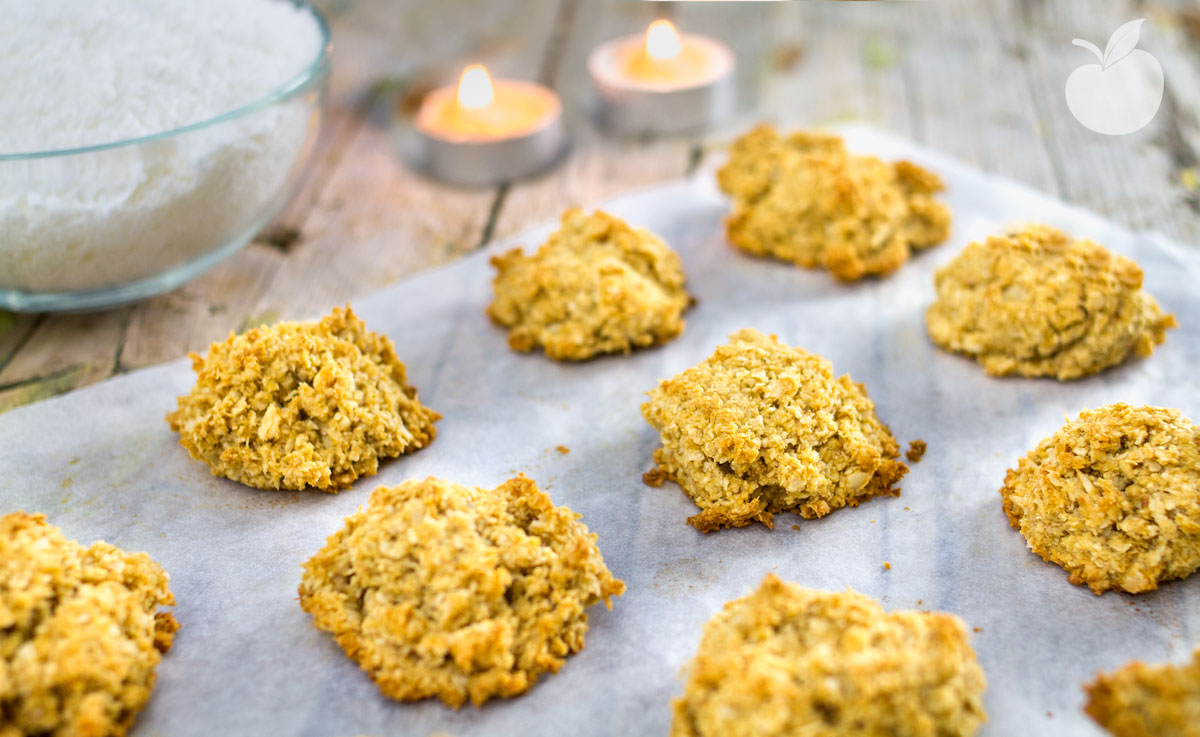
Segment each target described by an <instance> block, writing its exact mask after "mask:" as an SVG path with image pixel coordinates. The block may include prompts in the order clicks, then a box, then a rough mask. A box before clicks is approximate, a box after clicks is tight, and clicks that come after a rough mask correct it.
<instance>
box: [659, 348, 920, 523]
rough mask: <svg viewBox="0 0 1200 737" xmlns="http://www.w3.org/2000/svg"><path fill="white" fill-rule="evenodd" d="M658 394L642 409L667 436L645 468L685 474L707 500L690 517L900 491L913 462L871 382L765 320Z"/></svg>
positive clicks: (747, 514)
mask: <svg viewBox="0 0 1200 737" xmlns="http://www.w3.org/2000/svg"><path fill="white" fill-rule="evenodd" d="M649 396H650V399H649V401H648V402H646V403H644V404H643V405H642V416H643V417H645V419H646V421H647V422H648V423H650V426H651V427H653V428H654V429H655V430H657V431H658V432H659V434H660V437H661V441H662V446H661V447H660V448H659V449H658V450H656V451H655V452H654V461H655V464H656V469H655V470H654V471H651V472H650V473H648V474H647V475H646V477H644V478H645V480H646V482H647V483H649V484H651V485H657V483H661V481H662V480H663V479H671V480H673V481H675V482H676V483H678V484H679V485H680V487H682V488H683V490H684V492H685V493H686V494H687V495H688V496H689V497H691V498H692V500H693V501H694V502H695V503H696V505H697V506H698V507H700V509H701V512H700V514H697V515H695V516H693V517H690V518H688V524H690V525H692V526H693V527H695V528H696V529H698V530H700V531H701V532H711V531H713V530H717V529H720V528H722V527H743V526H745V525H748V524H751V523H752V522H756V521H757V522H762V523H763V524H765V525H767V526H768V527H771V526H772V525H773V522H772V515H773V514H775V513H778V512H796V513H798V514H800V515H801V516H803V517H805V518H813V517H821V516H823V515H826V514H829V513H830V512H832V511H833V510H835V509H838V508H840V507H844V506H847V505H849V506H856V505H857V504H858V503H859V502H861V501H863V500H865V499H868V498H870V497H872V496H877V495H892V496H895V495H898V494H899V493H900V490H899V489H897V488H895V483H896V482H897V481H899V480H900V477H902V476H903V475H904V474H905V473H906V472H907V471H908V467H907V466H905V465H904V464H903V463H902V462H900V461H899V460H897V459H898V457H899V455H900V447H899V445H898V444H897V443H896V439H895V438H894V437H892V433H891V431H890V430H888V428H887V426H886V425H884V424H883V423H882V422H880V421H879V418H878V417H877V416H876V415H875V405H874V404H873V403H872V402H871V400H870V399H869V398H868V397H867V392H866V389H865V388H864V387H863V385H862V384H857V383H855V382H854V381H852V380H851V379H850V377H849V376H842V377H841V378H834V375H833V369H832V367H831V366H830V363H829V361H827V360H825V359H824V358H822V357H821V356H818V355H815V354H812V353H808V352H807V351H804V350H801V349H799V348H791V347H789V346H787V345H784V344H783V343H780V342H779V340H778V339H777V338H776V337H775V336H773V335H772V336H766V335H763V334H762V333H760V332H758V331H757V330H749V329H748V330H741V331H739V332H737V333H734V334H733V335H732V336H730V342H729V343H728V344H727V345H723V346H720V347H718V348H717V350H716V352H715V353H713V354H712V355H711V356H709V357H708V358H707V359H705V360H704V361H702V362H701V363H699V364H697V365H696V366H693V367H692V368H690V369H687V370H686V371H684V372H682V373H680V374H678V375H676V376H674V377H672V378H670V379H666V380H665V381H663V382H661V383H660V384H659V385H658V386H657V387H656V388H655V389H654V390H653V391H651V392H649ZM656 482H657V483H656Z"/></svg>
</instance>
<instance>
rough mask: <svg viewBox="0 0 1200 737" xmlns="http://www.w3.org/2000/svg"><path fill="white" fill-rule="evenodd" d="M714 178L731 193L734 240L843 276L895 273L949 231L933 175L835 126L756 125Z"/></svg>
mask: <svg viewBox="0 0 1200 737" xmlns="http://www.w3.org/2000/svg"><path fill="white" fill-rule="evenodd" d="M717 181H718V183H719V184H720V186H721V189H723V190H724V191H725V192H726V193H727V194H729V195H730V196H732V197H733V212H732V214H731V215H730V216H729V219H728V220H727V221H726V234H727V236H728V238H729V242H730V243H732V244H733V245H734V246H736V247H737V248H740V249H742V250H743V251H747V252H749V253H753V254H757V255H765V256H773V257H775V258H778V259H782V260H784V261H791V262H793V263H795V264H797V265H799V266H804V267H807V268H815V267H823V268H826V269H829V271H831V272H833V274H834V276H836V277H838V278H839V279H843V280H847V281H852V280H855V279H860V278H862V277H864V276H868V275H871V274H876V275H885V274H890V273H891V272H893V271H895V270H896V269H898V268H899V267H900V266H901V265H902V264H903V263H904V262H905V261H907V260H908V258H909V256H910V255H911V253H912V251H913V250H919V249H923V248H928V247H930V246H934V245H937V244H938V243H941V242H942V241H944V240H946V238H947V236H948V235H949V233H950V211H949V209H947V208H946V206H945V205H943V204H941V203H939V202H937V201H935V200H934V199H933V195H934V194H935V193H937V192H940V191H941V190H942V189H944V186H943V184H942V181H941V179H940V178H939V177H938V176H937V175H936V174H934V173H932V172H930V171H927V170H925V169H922V168H921V167H919V166H917V165H916V164H913V163H910V162H907V161H900V162H896V163H894V164H888V163H885V162H883V161H880V160H879V159H878V158H876V157H874V156H857V155H854V154H851V153H848V152H847V151H846V147H845V144H844V143H843V142H842V139H841V138H840V137H838V136H835V135H832V134H829V133H821V132H808V131H798V132H796V133H793V134H791V135H789V136H787V137H786V138H784V137H781V136H780V135H779V134H778V133H777V132H776V131H775V129H774V128H772V127H771V126H769V125H760V126H759V127H757V128H755V129H754V130H752V131H750V132H749V133H747V134H746V135H744V136H742V137H741V138H740V139H738V140H737V141H735V142H734V143H733V145H732V146H731V148H730V152H729V160H728V162H727V163H726V164H725V166H724V167H723V168H722V169H721V170H720V171H719V172H718V173H717Z"/></svg>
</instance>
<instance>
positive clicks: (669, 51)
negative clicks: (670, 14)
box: [646, 20, 683, 60]
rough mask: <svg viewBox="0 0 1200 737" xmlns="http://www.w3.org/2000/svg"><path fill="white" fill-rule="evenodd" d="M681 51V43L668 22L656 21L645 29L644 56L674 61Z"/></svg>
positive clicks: (673, 27)
mask: <svg viewBox="0 0 1200 737" xmlns="http://www.w3.org/2000/svg"><path fill="white" fill-rule="evenodd" d="M681 51H683V43H682V42H681V41H680V40H679V34H678V33H676V32H675V26H673V25H671V21H669V20H656V21H654V22H653V23H651V24H650V27H649V28H647V29H646V56H649V57H650V58H651V59H658V60H666V59H674V58H675V57H677V56H679V54H680V52H681Z"/></svg>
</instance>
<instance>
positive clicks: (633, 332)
mask: <svg viewBox="0 0 1200 737" xmlns="http://www.w3.org/2000/svg"><path fill="white" fill-rule="evenodd" d="M492 265H494V266H495V267H496V272H497V273H496V278H495V279H494V280H493V288H494V289H495V294H496V296H495V299H494V300H493V301H492V303H491V305H489V306H488V308H487V314H488V316H489V317H491V318H492V320H493V321H495V322H496V323H497V324H499V325H502V326H504V327H506V328H508V329H509V333H508V345H509V347H511V348H512V349H513V350H515V351H522V352H524V351H531V350H534V349H535V348H538V347H540V348H542V349H543V350H544V351H545V352H546V355H547V356H549V357H550V358H553V359H555V360H559V361H582V360H585V359H588V358H591V357H593V356H597V355H600V354H603V353H629V352H631V351H633V350H634V349H637V348H647V347H649V346H653V345H658V344H660V343H665V342H666V341H668V340H670V339H671V338H674V337H675V336H676V335H678V334H679V333H680V331H682V330H683V325H684V321H683V317H682V315H683V312H684V310H685V309H687V307H688V305H689V304H690V303H691V297H689V296H688V293H687V291H686V290H685V289H684V274H683V266H682V264H681V262H680V260H679V256H678V255H677V254H676V253H675V252H674V251H673V250H671V248H670V247H669V246H667V244H666V243H663V241H662V240H661V239H659V238H658V236H656V235H654V234H653V233H651V232H650V231H648V230H645V229H644V228H636V229H635V228H631V227H630V226H629V225H627V224H626V223H625V221H623V220H621V219H620V218H616V217H613V216H612V215H609V214H607V213H604V212H600V211H597V212H595V213H593V214H591V215H588V214H585V213H584V212H583V210H580V209H578V208H572V209H570V210H567V211H566V212H565V213H563V216H562V226H561V227H560V228H559V229H558V230H557V231H556V232H555V233H554V234H553V235H551V236H550V239H549V240H547V241H546V242H545V243H544V244H543V245H542V246H541V248H539V249H538V250H537V253H535V254H533V255H532V256H526V255H525V254H524V253H522V251H521V249H519V248H515V249H513V250H511V251H509V252H507V253H504V254H502V255H500V256H496V257H494V258H493V259H492Z"/></svg>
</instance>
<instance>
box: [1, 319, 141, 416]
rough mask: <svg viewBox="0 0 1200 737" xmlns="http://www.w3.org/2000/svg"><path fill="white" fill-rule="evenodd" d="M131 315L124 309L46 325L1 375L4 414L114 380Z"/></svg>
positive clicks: (50, 322) (47, 322) (52, 320)
mask: <svg viewBox="0 0 1200 737" xmlns="http://www.w3.org/2000/svg"><path fill="white" fill-rule="evenodd" d="M129 314H130V308H129V307H123V308H119V309H116V310H111V311H108V312H97V313H90V314H80V315H61V316H56V317H55V318H53V319H47V320H45V321H43V322H42V323H41V324H40V325H39V326H38V329H37V330H36V331H34V332H33V333H32V334H31V335H30V336H29V338H28V339H27V340H26V341H25V342H24V345H23V346H22V347H21V349H20V351H18V352H17V353H16V354H14V355H13V356H12V359H11V360H10V361H9V362H8V364H7V365H6V366H5V367H4V369H3V370H0V412H2V411H4V410H7V409H11V408H12V407H16V406H20V405H21V404H27V403H28V402H31V401H35V400H37V399H42V398H45V397H49V396H53V395H55V394H61V393H62V392H64V391H68V390H70V389H74V388H76V387H79V386H83V385H85V384H90V383H92V382H95V381H99V380H100V379H103V378H105V377H106V376H110V375H112V373H113V370H114V366H115V363H116V360H117V352H118V351H119V350H120V345H121V335H122V334H123V333H124V329H125V326H126V324H127V321H128V318H129Z"/></svg>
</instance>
